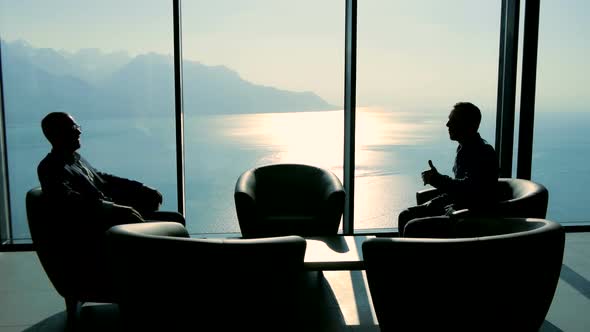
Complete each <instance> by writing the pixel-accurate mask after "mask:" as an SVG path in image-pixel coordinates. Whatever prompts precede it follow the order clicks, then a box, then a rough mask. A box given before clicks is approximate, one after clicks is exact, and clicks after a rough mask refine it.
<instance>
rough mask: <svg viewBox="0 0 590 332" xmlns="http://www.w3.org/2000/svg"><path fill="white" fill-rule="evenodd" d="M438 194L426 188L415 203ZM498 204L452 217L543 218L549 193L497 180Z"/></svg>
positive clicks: (517, 182)
mask: <svg viewBox="0 0 590 332" xmlns="http://www.w3.org/2000/svg"><path fill="white" fill-rule="evenodd" d="M439 194H440V192H439V191H438V190H437V189H436V188H428V189H424V190H421V191H418V192H416V203H417V204H418V205H420V204H424V203H426V202H427V201H429V200H431V199H433V198H434V197H436V196H437V195H439ZM496 195H497V198H498V202H497V203H496V204H495V205H494V206H492V208H491V209H490V210H486V211H485V212H484V211H470V210H469V209H462V210H458V211H455V212H453V216H454V217H458V218H465V217H470V216H474V217H475V216H484V215H485V216H500V217H520V218H527V217H528V218H545V217H546V215H547V205H548V201H549V191H548V190H547V188H546V187H545V186H543V185H542V184H540V183H537V182H534V181H531V180H524V179H514V178H499V179H498V186H497V188H496Z"/></svg>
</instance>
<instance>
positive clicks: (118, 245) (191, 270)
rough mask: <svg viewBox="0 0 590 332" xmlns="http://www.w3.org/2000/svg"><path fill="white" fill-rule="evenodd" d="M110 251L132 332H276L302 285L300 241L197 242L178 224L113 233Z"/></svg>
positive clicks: (135, 226)
mask: <svg viewBox="0 0 590 332" xmlns="http://www.w3.org/2000/svg"><path fill="white" fill-rule="evenodd" d="M107 243H108V248H109V249H108V250H109V253H110V255H109V257H110V259H109V260H110V261H111V263H112V271H113V273H114V274H113V280H115V283H116V287H117V291H118V293H119V294H120V296H121V300H120V306H121V310H122V314H123V315H124V316H126V317H128V319H127V320H128V321H131V324H132V325H133V326H134V327H138V326H141V325H142V324H143V325H145V326H147V327H149V328H154V327H156V326H158V327H159V326H160V324H161V326H162V327H163V328H165V329H170V328H171V327H173V328H183V327H186V325H187V324H188V325H191V326H192V327H193V329H197V328H198V326H199V325H201V324H202V325H204V326H207V324H208V323H211V324H215V326H217V327H219V329H220V330H224V329H225V328H229V327H230V326H232V327H233V326H239V327H240V328H244V327H245V326H252V325H253V327H254V328H255V329H256V330H260V329H261V324H270V322H273V323H274V325H273V324H271V326H272V328H274V329H276V326H277V325H276V324H277V323H278V322H277V321H273V318H276V319H279V318H281V319H282V318H284V315H285V314H289V305H290V304H291V303H290V302H291V301H295V298H296V297H295V296H296V293H297V292H298V286H299V285H301V282H302V281H303V279H302V277H303V273H304V270H303V259H304V256H305V249H306V242H305V240H304V239H303V238H301V237H299V236H285V237H273V238H264V239H239V238H234V239H227V238H225V239H223V238H215V239H198V238H190V237H189V234H188V233H187V231H186V229H185V228H184V227H183V226H182V225H180V224H178V223H170V222H154V223H142V224H128V225H118V226H114V227H112V228H111V229H109V230H108V231H107ZM288 321H289V320H288V319H287V320H284V321H282V323H281V324H280V325H285V324H288V323H286V322H288ZM195 324H198V325H195ZM234 324H235V325H234Z"/></svg>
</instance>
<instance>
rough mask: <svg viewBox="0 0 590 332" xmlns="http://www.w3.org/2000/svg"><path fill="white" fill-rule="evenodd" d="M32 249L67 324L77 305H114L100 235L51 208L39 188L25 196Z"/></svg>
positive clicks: (54, 207)
mask: <svg viewBox="0 0 590 332" xmlns="http://www.w3.org/2000/svg"><path fill="white" fill-rule="evenodd" d="M26 209H27V220H28V224H29V230H30V232H31V239H32V240H33V247H34V249H35V251H36V252H37V256H38V257H39V261H40V262H41V265H42V266H43V269H44V270H45V272H46V273H47V276H48V278H49V280H50V281H51V283H52V284H53V286H54V287H55V289H56V291H57V292H58V293H59V295H61V296H63V298H64V299H65V303H66V310H67V318H68V322H69V323H73V322H74V321H75V317H76V315H77V312H78V307H79V304H80V303H83V302H100V303H114V302H116V296H115V294H114V293H113V292H112V287H111V283H110V279H109V277H110V274H109V272H108V271H107V265H106V262H105V256H104V242H103V240H104V234H90V233H89V230H88V229H85V228H84V227H83V226H82V225H81V224H83V220H74V218H73V217H72V216H68V214H67V213H64V212H63V211H60V210H59V208H58V207H56V206H52V205H51V204H50V203H49V202H48V199H47V198H45V197H44V195H43V192H42V190H41V188H40V187H36V188H33V189H31V190H29V191H28V192H27V195H26Z"/></svg>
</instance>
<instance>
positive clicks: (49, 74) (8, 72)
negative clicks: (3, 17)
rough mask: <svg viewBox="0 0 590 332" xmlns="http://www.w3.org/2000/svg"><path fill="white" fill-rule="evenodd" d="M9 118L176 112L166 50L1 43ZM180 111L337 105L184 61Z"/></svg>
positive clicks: (291, 109)
mask: <svg viewBox="0 0 590 332" xmlns="http://www.w3.org/2000/svg"><path fill="white" fill-rule="evenodd" d="M0 50H1V52H2V58H1V60H2V76H3V83H4V84H3V87H4V103H5V106H6V109H7V110H9V111H8V112H6V121H7V123H13V122H22V121H30V120H31V119H32V118H33V119H40V118H42V117H43V116H44V115H45V114H47V113H48V112H52V111H64V112H70V113H72V114H75V115H76V116H78V117H83V118H95V117H100V118H105V117H123V116H124V117H128V116H150V117H152V116H159V115H164V116H166V115H170V116H172V115H173V114H174V66H173V59H172V57H171V56H169V55H162V54H156V53H148V54H141V55H137V56H133V57H132V56H129V55H128V54H127V53H125V52H114V53H105V52H102V51H101V50H98V49H82V50H79V51H77V52H73V53H72V52H68V51H63V50H54V49H51V48H36V47H33V46H31V45H30V44H29V43H27V42H26V41H22V40H17V41H12V42H5V41H1V49H0ZM182 75H183V95H184V110H185V114H238V113H268V112H295V111H322V110H333V109H337V108H338V107H337V106H334V105H330V104H329V103H328V102H326V101H325V100H323V99H322V98H321V97H319V96H318V95H317V94H315V93H313V92H310V91H305V92H295V91H287V90H282V89H279V88H275V87H269V86H263V85H258V84H253V83H251V82H248V81H246V80H244V79H243V78H241V77H240V75H239V74H238V73H237V72H236V71H234V70H231V69H229V68H227V67H225V66H207V65H204V64H201V63H199V62H198V61H192V60H186V59H185V60H183V74H182Z"/></svg>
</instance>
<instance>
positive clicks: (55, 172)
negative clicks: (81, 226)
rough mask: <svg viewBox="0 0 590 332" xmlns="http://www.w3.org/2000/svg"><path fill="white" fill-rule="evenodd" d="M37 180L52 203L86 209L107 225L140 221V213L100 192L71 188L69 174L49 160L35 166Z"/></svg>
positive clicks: (75, 208) (73, 208) (80, 209)
mask: <svg viewBox="0 0 590 332" xmlns="http://www.w3.org/2000/svg"><path fill="white" fill-rule="evenodd" d="M37 174H38V177H39V182H41V188H42V190H43V193H44V195H47V197H48V198H49V199H50V200H51V201H53V203H54V204H59V205H62V204H65V205H66V206H69V207H71V209H72V210H77V211H86V212H87V213H90V214H93V215H96V216H97V217H99V219H102V220H104V221H105V223H106V224H107V225H109V226H110V225H111V224H116V223H117V220H126V221H127V222H142V221H143V219H142V217H141V215H140V214H139V213H138V212H137V211H135V210H134V209H133V208H131V207H128V206H122V205H118V204H114V203H113V202H111V201H108V200H105V199H104V198H105V197H104V196H103V195H101V194H100V192H96V193H87V194H84V195H83V194H81V193H80V192H78V191H76V190H75V189H74V188H73V185H72V182H71V176H68V173H67V171H66V170H65V169H64V168H63V167H57V166H56V165H53V164H51V163H49V162H46V161H45V162H41V163H40V164H39V167H38V168H37Z"/></svg>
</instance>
